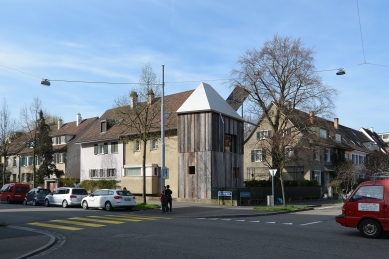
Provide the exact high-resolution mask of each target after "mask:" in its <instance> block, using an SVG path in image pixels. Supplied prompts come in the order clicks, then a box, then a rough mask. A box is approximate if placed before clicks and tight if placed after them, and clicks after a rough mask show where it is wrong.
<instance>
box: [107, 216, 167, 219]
mask: <svg viewBox="0 0 389 259" xmlns="http://www.w3.org/2000/svg"><path fill="white" fill-rule="evenodd" d="M105 216H107V217H114V218H136V219H141V220H160V219H161V217H145V216H136V215H105ZM162 219H167V218H162Z"/></svg>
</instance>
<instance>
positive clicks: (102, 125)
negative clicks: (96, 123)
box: [100, 120, 107, 133]
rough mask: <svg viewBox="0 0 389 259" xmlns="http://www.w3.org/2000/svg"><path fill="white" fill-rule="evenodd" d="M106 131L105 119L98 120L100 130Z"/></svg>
mask: <svg viewBox="0 0 389 259" xmlns="http://www.w3.org/2000/svg"><path fill="white" fill-rule="evenodd" d="M106 131H107V120H102V121H100V132H101V133H103V132H106Z"/></svg>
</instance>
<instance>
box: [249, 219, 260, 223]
mask: <svg viewBox="0 0 389 259" xmlns="http://www.w3.org/2000/svg"><path fill="white" fill-rule="evenodd" d="M250 222H255V223H256V222H259V220H253V221H250Z"/></svg>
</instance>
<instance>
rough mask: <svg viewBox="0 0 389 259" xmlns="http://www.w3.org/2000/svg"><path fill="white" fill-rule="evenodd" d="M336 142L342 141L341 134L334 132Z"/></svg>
mask: <svg viewBox="0 0 389 259" xmlns="http://www.w3.org/2000/svg"><path fill="white" fill-rule="evenodd" d="M335 138H336V142H342V136H341V135H339V134H335Z"/></svg>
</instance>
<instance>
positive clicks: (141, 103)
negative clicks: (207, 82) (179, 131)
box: [115, 63, 161, 203]
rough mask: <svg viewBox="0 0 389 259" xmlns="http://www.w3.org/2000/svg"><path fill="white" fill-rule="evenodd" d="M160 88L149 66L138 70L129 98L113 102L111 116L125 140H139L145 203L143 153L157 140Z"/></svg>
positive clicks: (159, 128)
mask: <svg viewBox="0 0 389 259" xmlns="http://www.w3.org/2000/svg"><path fill="white" fill-rule="evenodd" d="M160 92H161V87H160V84H158V83H157V81H156V75H155V73H154V71H153V69H152V67H151V65H150V63H148V64H146V65H145V66H143V67H142V73H141V75H140V79H139V85H138V87H134V88H133V89H132V90H131V93H130V96H124V97H121V98H119V99H117V100H115V106H116V109H115V116H116V117H117V120H120V121H121V122H120V124H121V125H122V127H124V128H125V132H126V137H125V138H124V140H125V141H129V140H139V141H140V142H141V143H142V144H143V145H142V146H143V148H142V151H143V157H142V172H143V202H144V203H146V150H147V143H148V141H150V140H151V139H158V138H159V136H160V130H161V118H160V112H161V106H160V102H157V100H159V99H160V98H157V97H160V96H161V95H160Z"/></svg>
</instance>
